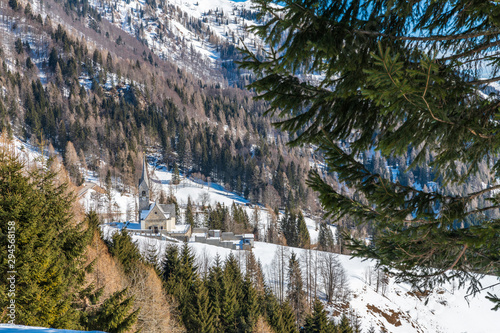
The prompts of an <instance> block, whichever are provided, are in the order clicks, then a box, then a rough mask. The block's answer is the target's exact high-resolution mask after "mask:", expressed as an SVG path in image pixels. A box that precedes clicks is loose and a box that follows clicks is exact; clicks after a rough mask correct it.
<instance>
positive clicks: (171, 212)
mask: <svg viewBox="0 0 500 333" xmlns="http://www.w3.org/2000/svg"><path fill="white" fill-rule="evenodd" d="M155 206H158V209H159V210H160V212H162V213H163V215H164V216H165V218H167V219H170V218H172V217H175V205H174V204H168V205H161V204H158V203H156V201H155V202H154V203H153V204H151V206H149V209H148V210H143V211H141V220H144V219H146V218H147V217H148V215H149V214H150V213H151V211H152V210H153V208H154V207H155Z"/></svg>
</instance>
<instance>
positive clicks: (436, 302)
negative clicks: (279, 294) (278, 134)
mask: <svg viewBox="0 0 500 333" xmlns="http://www.w3.org/2000/svg"><path fill="white" fill-rule="evenodd" d="M103 231H104V235H105V237H109V236H110V235H111V234H112V233H113V232H116V231H117V229H115V228H112V227H109V226H105V227H104V229H103ZM133 238H134V240H135V241H136V242H137V244H138V245H139V248H140V249H141V251H143V253H144V252H145V251H147V249H151V248H152V247H153V248H156V249H157V251H158V252H157V254H158V255H160V256H161V254H163V253H164V249H165V246H166V245H167V244H168V242H167V241H161V240H156V239H150V238H146V237H141V236H136V235H134V236H133ZM189 245H190V246H191V248H192V249H193V250H194V252H195V253H196V255H197V258H198V260H199V265H200V267H202V266H203V263H202V261H203V260H206V259H207V257H208V259H209V260H210V261H212V260H213V259H214V258H215V256H216V255H217V254H218V255H219V256H220V257H221V258H225V257H227V256H228V255H229V253H230V252H231V250H229V249H226V248H221V247H216V246H212V245H208V244H202V243H195V242H191V243H190V244H189ZM281 249H282V248H281V246H279V245H275V244H269V243H263V242H256V243H255V248H254V249H253V250H252V251H253V253H254V255H255V256H256V258H257V259H258V260H259V261H260V262H261V264H262V267H263V271H264V274H265V275H266V280H267V283H268V284H270V285H272V284H273V283H275V280H273V269H274V268H275V267H276V265H277V257H279V255H278V254H279V252H280V251H281ZM283 250H284V251H285V255H289V254H290V253H291V252H292V251H293V252H295V253H296V254H297V256H298V257H299V260H300V262H301V264H302V272H303V275H304V276H305V275H306V271H305V270H306V267H305V262H306V259H305V258H306V256H308V255H309V256H312V257H313V259H316V258H317V260H318V265H321V262H322V260H326V259H327V258H328V256H329V255H333V256H334V257H335V258H336V259H337V260H338V261H339V262H340V263H341V265H342V267H343V269H344V270H345V272H346V275H347V284H348V287H349V290H350V297H349V299H348V301H347V302H342V303H337V304H335V303H334V304H329V305H327V310H328V312H329V314H330V315H331V316H332V317H334V318H336V319H337V320H339V319H340V316H341V311H339V310H342V313H346V312H347V313H350V315H351V317H352V318H355V317H357V318H358V320H359V321H360V323H361V327H362V329H363V331H367V330H368V328H369V327H370V326H373V327H375V328H376V329H377V331H378V330H380V329H384V330H385V331H386V332H393V333H426V332H441V333H456V332H468V333H491V332H498V313H497V312H495V311H492V310H491V307H492V303H491V302H490V301H488V300H487V299H485V295H486V292H487V291H489V292H492V293H495V292H496V293H499V292H500V286H498V285H497V286H496V287H494V288H492V289H488V290H487V291H483V292H481V293H480V294H479V295H476V297H466V296H467V292H466V290H463V289H460V290H457V288H456V286H454V285H453V284H445V285H443V286H441V287H438V288H436V289H435V290H427V291H417V290H412V289H411V287H410V286H409V285H408V284H402V283H399V284H398V283H395V282H394V280H393V279H391V278H389V280H388V284H387V286H385V287H384V288H379V290H378V292H377V286H376V282H375V281H374V280H372V281H371V282H370V273H373V271H374V265H375V263H374V262H373V261H369V260H367V261H362V260H360V259H351V258H350V257H349V256H346V255H337V254H329V253H326V252H321V251H308V250H305V249H300V248H289V247H284V248H283ZM233 254H235V255H236V257H237V258H238V259H239V261H240V263H244V262H245V256H246V255H247V254H248V253H247V252H246V251H233ZM285 262H288V261H287V260H286V259H285ZM320 270H321V269H319V271H320ZM319 275H320V276H319V280H320V281H321V273H320V274H319ZM496 283H498V281H497V279H496V278H495V277H492V276H488V277H485V278H484V279H483V280H482V284H483V287H488V286H490V285H494V284H496ZM319 290H320V292H319V296H320V297H323V298H324V293H323V292H322V291H321V290H322V287H321V282H320V286H319Z"/></svg>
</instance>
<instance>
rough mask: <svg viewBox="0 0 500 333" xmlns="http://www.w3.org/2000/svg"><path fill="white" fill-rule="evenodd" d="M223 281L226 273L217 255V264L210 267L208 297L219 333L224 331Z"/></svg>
mask: <svg viewBox="0 0 500 333" xmlns="http://www.w3.org/2000/svg"><path fill="white" fill-rule="evenodd" d="M223 279H224V272H223V270H222V267H221V261H220V257H219V255H218V254H217V256H216V257H215V263H214V265H213V266H212V267H210V271H209V273H208V296H209V298H210V302H211V304H212V306H213V316H214V319H213V321H214V325H213V326H214V327H215V330H216V331H217V332H221V331H222V323H221V319H222V318H221V313H222V309H221V305H222V294H223V290H222V289H223Z"/></svg>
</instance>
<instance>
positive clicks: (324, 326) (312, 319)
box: [302, 299, 334, 333]
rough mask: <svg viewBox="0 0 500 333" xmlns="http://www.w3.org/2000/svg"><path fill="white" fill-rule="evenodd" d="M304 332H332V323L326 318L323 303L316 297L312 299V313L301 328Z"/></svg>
mask: <svg viewBox="0 0 500 333" xmlns="http://www.w3.org/2000/svg"><path fill="white" fill-rule="evenodd" d="M302 332H304V333H334V327H333V324H332V323H331V322H330V320H328V317H327V316H326V311H325V309H324V307H323V303H321V301H320V300H318V299H316V300H315V301H314V306H313V313H312V314H311V315H309V316H308V317H307V318H306V323H305V325H304V328H303V329H302Z"/></svg>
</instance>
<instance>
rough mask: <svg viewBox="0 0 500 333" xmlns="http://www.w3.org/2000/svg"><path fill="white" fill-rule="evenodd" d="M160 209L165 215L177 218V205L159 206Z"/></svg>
mask: <svg viewBox="0 0 500 333" xmlns="http://www.w3.org/2000/svg"><path fill="white" fill-rule="evenodd" d="M158 207H159V208H160V209H161V211H162V212H163V213H164V214H165V215H167V214H169V215H170V217H175V205H174V204H167V205H161V204H158Z"/></svg>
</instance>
